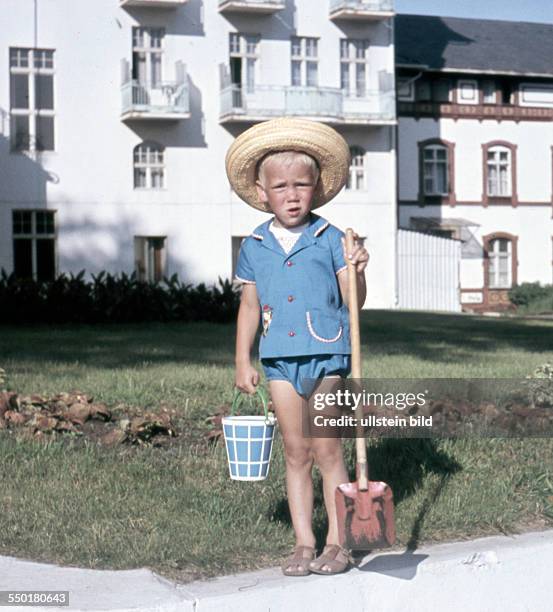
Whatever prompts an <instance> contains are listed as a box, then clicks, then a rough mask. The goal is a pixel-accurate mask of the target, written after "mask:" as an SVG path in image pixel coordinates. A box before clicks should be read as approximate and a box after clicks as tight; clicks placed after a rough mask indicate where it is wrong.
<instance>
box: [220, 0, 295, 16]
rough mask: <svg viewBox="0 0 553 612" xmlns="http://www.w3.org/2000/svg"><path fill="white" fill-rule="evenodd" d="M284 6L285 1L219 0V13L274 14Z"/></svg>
mask: <svg viewBox="0 0 553 612" xmlns="http://www.w3.org/2000/svg"><path fill="white" fill-rule="evenodd" d="M285 6H286V3H285V0H219V12H220V13H224V12H227V11H228V12H229V13H230V12H233V13H274V12H275V11H281V10H282V9H283V8H285Z"/></svg>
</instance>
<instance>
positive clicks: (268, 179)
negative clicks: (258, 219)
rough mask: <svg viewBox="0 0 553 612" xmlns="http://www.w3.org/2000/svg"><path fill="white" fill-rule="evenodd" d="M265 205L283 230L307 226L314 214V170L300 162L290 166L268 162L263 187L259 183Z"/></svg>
mask: <svg viewBox="0 0 553 612" xmlns="http://www.w3.org/2000/svg"><path fill="white" fill-rule="evenodd" d="M256 187H257V193H258V195H259V199H260V200H261V201H262V202H268V204H269V207H270V208H271V211H272V212H273V213H274V215H275V217H276V219H277V221H278V222H279V224H280V225H281V226H282V227H288V228H289V227H295V226H297V225H301V224H302V223H304V222H305V220H306V218H307V216H308V215H309V212H310V211H311V202H312V200H313V194H314V192H315V187H316V182H315V177H314V176H313V171H312V169H311V168H310V167H309V166H308V165H306V164H305V162H303V161H301V160H298V161H293V162H292V163H291V164H283V163H282V162H279V161H272V160H269V161H268V162H267V164H266V166H265V177H264V185H262V184H261V183H260V182H259V181H257V182H256Z"/></svg>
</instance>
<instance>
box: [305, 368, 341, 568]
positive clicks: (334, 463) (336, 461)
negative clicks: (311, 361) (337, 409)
mask: <svg viewBox="0 0 553 612" xmlns="http://www.w3.org/2000/svg"><path fill="white" fill-rule="evenodd" d="M335 384H336V380H329V378H327V379H325V380H324V381H322V382H321V384H320V386H319V387H318V388H317V392H319V393H320V392H325V391H329V390H330V389H331V388H332V386H335ZM335 433H336V437H332V438H317V437H314V438H312V440H311V448H312V450H313V456H314V459H315V463H316V465H317V467H318V468H319V470H320V472H321V476H322V478H323V494H324V501H325V507H326V513H327V516H328V533H327V536H326V544H327V545H330V544H340V542H339V537H338V521H337V517H336V499H335V494H336V487H338V485H341V484H343V483H344V482H348V481H349V477H348V473H347V470H346V466H345V464H344V456H343V452H342V439H341V438H340V437H339V429H338V428H337V429H336V431H335ZM340 555H341V556H338V557H337V560H339V561H341V560H343V559H342V557H343V554H342V553H340ZM321 569H322V570H323V571H327V570H329V569H330V568H329V567H328V566H326V565H323V566H322V567H321Z"/></svg>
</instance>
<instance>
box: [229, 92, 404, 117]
mask: <svg viewBox="0 0 553 612" xmlns="http://www.w3.org/2000/svg"><path fill="white" fill-rule="evenodd" d="M282 115H288V116H291V115H293V116H300V117H305V118H308V119H311V118H312V119H316V120H318V121H324V122H326V123H331V124H336V125H392V124H395V123H396V114H395V99H394V92H393V90H387V91H383V90H376V91H368V92H366V93H365V95H364V96H363V97H354V96H349V95H347V93H346V92H345V91H343V90H341V89H338V88H334V87H291V86H288V87H287V86H280V85H256V86H255V87H252V88H248V87H240V86H239V85H229V86H227V87H224V88H223V89H222V90H221V113H220V116H219V122H220V123H223V124H224V123H253V122H256V121H265V120H266V119H271V118H272V117H279V116H282Z"/></svg>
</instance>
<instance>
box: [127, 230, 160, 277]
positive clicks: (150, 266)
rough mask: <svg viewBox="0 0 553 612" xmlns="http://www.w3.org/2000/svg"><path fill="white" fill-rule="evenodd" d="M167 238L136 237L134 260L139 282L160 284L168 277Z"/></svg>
mask: <svg viewBox="0 0 553 612" xmlns="http://www.w3.org/2000/svg"><path fill="white" fill-rule="evenodd" d="M165 240H166V237H165V236H135V238H134V260H135V270H136V276H137V278H138V280H139V281H142V282H147V283H158V282H160V281H162V280H163V277H164V276H166V273H165V270H166V265H167V249H166V247H165Z"/></svg>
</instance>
